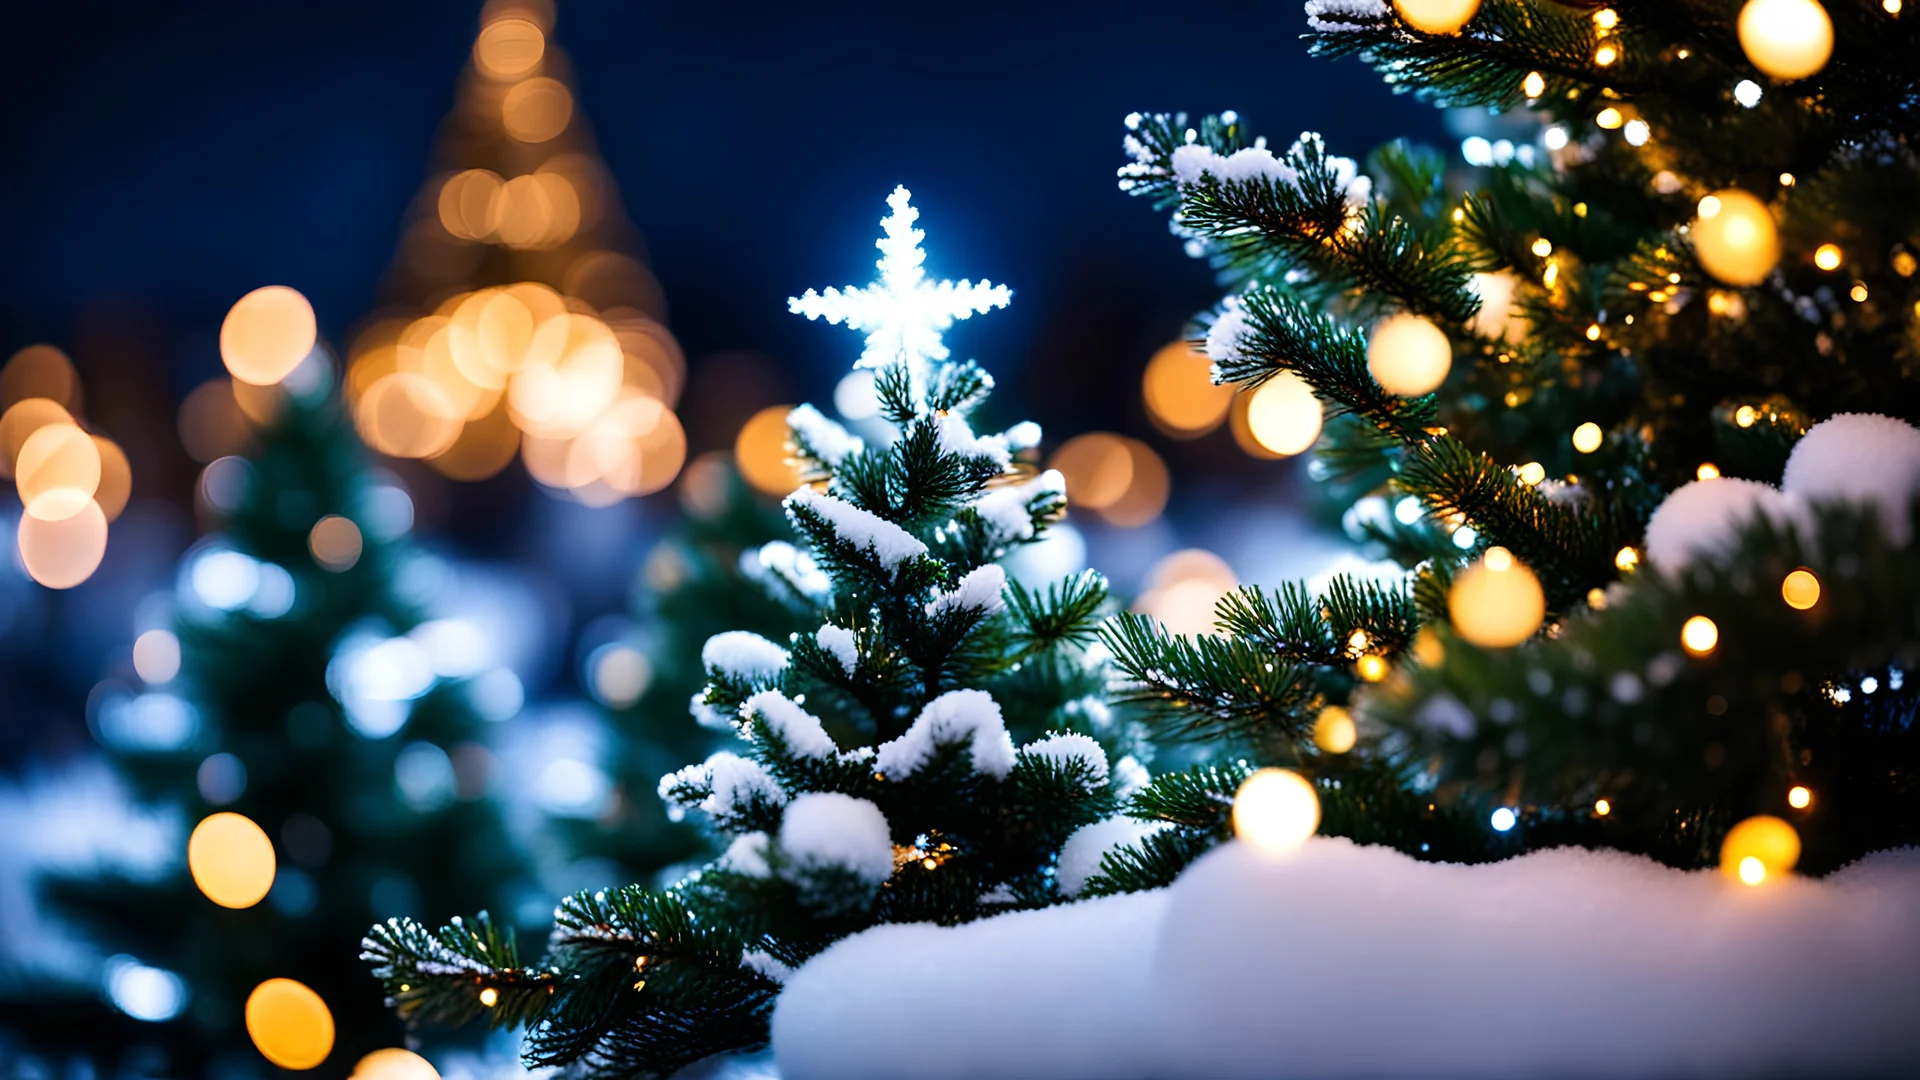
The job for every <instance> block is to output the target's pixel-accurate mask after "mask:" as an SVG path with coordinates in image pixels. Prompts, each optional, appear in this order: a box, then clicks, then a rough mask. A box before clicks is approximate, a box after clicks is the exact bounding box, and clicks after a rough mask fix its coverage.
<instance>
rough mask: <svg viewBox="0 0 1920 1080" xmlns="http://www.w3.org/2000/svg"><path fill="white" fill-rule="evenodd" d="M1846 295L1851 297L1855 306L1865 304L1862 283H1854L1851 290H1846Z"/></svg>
mask: <svg viewBox="0 0 1920 1080" xmlns="http://www.w3.org/2000/svg"><path fill="white" fill-rule="evenodd" d="M1847 295H1848V296H1851V297H1853V302H1854V303H1856V304H1864V303H1866V302H1867V286H1866V284H1865V283H1864V282H1859V281H1856V282H1854V283H1853V288H1851V289H1849V290H1847Z"/></svg>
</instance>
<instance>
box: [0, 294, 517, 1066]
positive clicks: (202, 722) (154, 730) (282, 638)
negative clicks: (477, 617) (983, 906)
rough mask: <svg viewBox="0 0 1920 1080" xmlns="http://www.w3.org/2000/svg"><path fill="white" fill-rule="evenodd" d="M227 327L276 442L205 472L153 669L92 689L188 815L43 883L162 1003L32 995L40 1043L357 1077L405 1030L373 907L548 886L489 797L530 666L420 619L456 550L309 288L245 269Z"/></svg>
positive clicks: (120, 761)
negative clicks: (389, 450) (342, 369)
mask: <svg viewBox="0 0 1920 1080" xmlns="http://www.w3.org/2000/svg"><path fill="white" fill-rule="evenodd" d="M221 347H222V352H223V353H224V354H225V357H226V360H227V364H228V367H229V369H230V370H232V371H233V372H234V373H235V375H236V376H239V377H240V378H241V379H242V380H243V381H238V382H236V384H235V387H234V389H235V393H236V394H237V395H238V396H239V397H241V398H242V399H243V400H245V401H247V402H248V403H249V412H250V414H251V415H255V416H257V417H259V427H258V430H257V432H256V434H255V437H254V440H253V444H252V446H251V448H250V450H249V451H248V452H247V454H246V456H245V457H225V458H221V459H219V460H216V461H215V462H213V463H212V464H211V465H209V466H208V467H207V469H206V471H205V472H204V473H203V474H202V476H201V480H200V483H199V486H198V494H199V499H200V501H201V503H202V505H203V507H204V508H205V509H206V510H207V511H208V512H210V513H211V514H212V515H213V516H214V517H215V518H216V519H217V520H218V521H219V522H220V528H219V531H217V532H216V533H215V534H213V535H211V536H209V537H208V538H207V539H205V540H203V541H202V542H201V543H200V544H199V545H197V546H196V547H195V548H194V549H193V550H192V551H191V552H190V553H189V554H188V555H187V557H186V559H185V560H184V561H183V564H182V566H181V570H180V577H179V584H178V587H177V589H176V591H175V592H174V593H173V594H172V599H171V604H170V611H169V612H168V613H167V614H165V615H162V616H160V617H159V618H158V619H156V620H155V621H157V622H159V623H161V625H155V626H152V627H150V628H148V629H147V630H146V631H145V632H144V633H142V634H141V635H140V636H139V638H138V639H137V641H136V644H135V647H134V655H133V663H134V671H135V675H136V676H137V684H136V685H137V687H138V688H136V686H135V685H116V684H113V683H109V684H104V685H103V686H102V688H101V689H100V690H99V691H98V692H97V693H96V695H95V701H94V702H93V708H92V716H93V722H94V727H95V730H96V732H97V734H98V735H99V737H100V738H101V740H102V741H103V742H104V743H105V744H106V745H107V746H108V747H109V748H110V749H111V750H112V751H113V752H114V760H115V762H116V763H117V765H118V767H119V768H120V770H121V772H122V773H123V774H124V775H125V777H126V779H127V780H128V782H129V784H130V786H131V787H132V789H133V791H134V792H135V794H136V797H138V798H139V799H141V800H142V801H144V802H147V803H149V804H152V805H155V806H160V807H173V808H177V812H178V813H180V814H181V815H182V817H183V818H184V821H185V823H187V824H191V825H192V833H191V836H190V837H189V836H186V835H184V832H185V830H182V833H183V835H181V836H180V837H179V844H180V846H179V848H178V849H177V852H176V856H175V859H174V861H173V862H172V864H171V866H170V868H169V870H168V872H165V873H163V874H160V875H158V876H128V875H124V874H121V873H119V872H116V871H115V870H114V869H113V868H111V867H107V868H102V870H101V872H100V873H99V874H97V875H92V876H69V877H63V878H59V879H54V880H49V881H47V882H46V883H45V888H46V891H47V894H48V898H49V900H50V902H51V906H52V907H53V908H55V909H56V910H57V911H59V912H61V913H63V914H64V915H65V916H66V917H67V918H69V919H70V920H71V921H72V922H73V923H74V924H75V925H76V927H77V928H79V929H81V930H82V931H83V932H85V933H86V934H87V936H88V937H89V938H90V940H92V941H94V942H96V943H97V944H98V946H99V947H100V949H101V950H102V951H103V952H105V953H109V954H112V956H113V958H112V959H111V960H110V961H109V962H108V970H107V971H106V973H105V976H104V983H105V986H104V990H105V993H104V995H103V996H104V997H106V998H107V999H108V1000H109V1001H110V1002H111V1003H112V1004H113V1005H114V1006H115V1007H116V1008H117V1011H118V1012H119V1013H123V1014H126V1015H128V1016H131V1017H133V1018H135V1019H137V1020H139V1021H142V1022H143V1023H142V1024H140V1025H134V1026H135V1027H137V1028H138V1029H139V1030H137V1031H133V1032H127V1033H124V1034H125V1035H126V1037H125V1038H114V1039H108V1038H103V1037H101V1036H100V1035H99V1031H100V1030H101V1029H100V1028H99V1027H98V1026H97V1025H99V1024H101V1023H102V1021H103V1018H102V1017H101V1016H100V1014H99V1009H98V1008H94V1007H91V1006H93V1005H95V1004H96V1003H97V999H96V1002H85V1001H78V1002H77V1001H56V1000H51V999H42V1000H38V1001H34V1002H22V1003H17V1004H16V1006H14V1008H17V1009H19V1010H21V1011H20V1012H19V1013H18V1015H19V1017H20V1019H21V1020H22V1021H23V1023H22V1026H23V1027H24V1028H25V1029H26V1034H27V1037H28V1040H29V1042H30V1044H35V1045H39V1046H42V1047H54V1046H65V1047H67V1048H74V1047H82V1048H87V1049H89V1050H91V1051H92V1052H93V1053H95V1054H97V1055H98V1056H99V1057H100V1058H101V1059H103V1060H105V1059H109V1058H111V1057H113V1056H115V1055H118V1054H120V1053H121V1052H123V1051H124V1052H125V1053H126V1054H127V1055H128V1056H126V1057H125V1058H124V1059H123V1064H124V1065H125V1067H127V1068H130V1069H138V1068H148V1069H158V1070H161V1071H163V1072H164V1074H166V1075H220V1076H245V1075H265V1074H266V1073H267V1071H268V1070H267V1066H266V1062H269V1061H270V1062H272V1063H273V1064H275V1065H279V1066H281V1067H284V1068H295V1069H309V1068H324V1072H323V1075H345V1074H346V1073H347V1072H348V1071H349V1070H350V1069H351V1068H352V1067H353V1065H354V1063H355V1062H356V1061H358V1060H359V1059H360V1058H361V1057H362V1056H363V1055H365V1054H367V1053H368V1052H370V1051H373V1050H376V1049H379V1048H382V1047H393V1046H396V1045H397V1044H398V1043H399V1042H400V1040H401V1035H402V1033H401V1031H400V1030H399V1027H398V1025H397V1024H395V1023H393V1022H392V1020H391V1018H390V1017H389V1016H388V1015H387V1014H386V1011H385V1009H384V1008H383V1006H382V1002H381V999H380V995H379V994H378V993H377V992H374V991H372V990H370V988H368V987H367V986H366V980H365V976H364V974H363V972H362V971H361V970H360V969H359V967H358V965H356V964H355V963H353V956H354V953H355V948H354V946H355V943H356V942H357V941H358V939H359V936H360V934H361V933H362V932H363V931H364V928H365V927H364V924H365V922H366V920H367V918H368V917H369V916H372V917H375V918H380V917H386V916H390V915H394V914H400V913H417V914H421V915H430V914H431V913H435V912H445V911H449V910H452V909H453V908H454V907H455V906H457V905H464V904H468V903H472V902H474V901H475V900H476V898H481V897H484V901H482V902H484V903H486V904H487V905H489V906H491V907H492V908H493V909H495V910H499V911H503V912H508V913H513V912H519V911H522V910H526V909H527V908H528V906H529V905H531V908H532V910H533V911H535V912H536V913H539V912H542V911H543V909H544V904H543V902H542V900H541V898H540V897H539V896H538V895H537V894H536V893H534V892H533V887H532V886H531V884H530V883H529V882H528V881H527V880H526V877H525V871H524V867H523V865H522V859H521V856H520V854H519V852H518V851H517V850H516V849H515V847H514V845H513V843H512V842H511V841H510V839H509V837H508V835H507V834H506V832H505V831H504V829H503V827H502V822H501V819H500V817H499V815H498V813H497V812H496V810H495V808H494V807H493V805H492V804H491V803H490V802H489V801H488V799H487V791H488V787H489V783H490V777H491V775H492V773H493V772H494V770H495V764H494V759H493V752H492V751H491V750H490V749H489V748H488V746H487V744H486V734H485V732H484V730H483V728H484V725H485V724H486V722H487V721H488V720H500V719H504V718H506V717H507V716H509V715H511V713H512V712H513V711H514V710H515V709H517V708H518V705H519V699H520V690H519V686H518V682H517V680H516V679H514V677H513V675H512V673H511V672H508V671H505V670H486V669H485V667H484V660H483V658H484V656H485V653H486V648H485V643H484V642H483V641H479V640H477V635H478V632H477V631H476V630H474V629H473V628H472V627H471V626H469V625H467V624H465V623H462V622H460V621H457V620H452V619H441V620H432V621H423V612H424V611H426V609H427V607H428V605H429V602H430V601H431V600H432V599H433V598H434V596H435V594H436V593H437V592H438V591H439V590H441V589H443V588H444V587H445V586H446V584H447V580H448V575H449V574H450V572H451V571H450V569H449V568H448V567H447V566H446V565H445V564H444V563H441V562H440V561H438V560H436V559H434V558H432V557H429V556H426V555H424V554H422V553H420V552H418V551H416V550H414V549H413V548H412V547H411V546H410V545H409V544H408V543H407V540H406V536H407V533H408V531H409V529H410V528H411V525H412V516H413V508H412V503H411V501H410V499H409V497H408V496H407V494H406V493H405V492H404V491H403V490H402V489H401V488H399V487H398V486H396V485H395V484H394V483H393V482H392V481H391V480H390V479H387V480H383V479H381V474H379V473H377V472H376V471H375V470H373V469H371V468H370V467H369V464H368V462H367V461H366V458H365V454H364V452H363V450H362V448H361V447H360V444H359V441H358V440H357V439H356V438H355V437H354V434H353V429H352V426H351V425H350V423H349V422H348V420H347V417H346V415H345V413H344V412H343V411H342V409H341V407H340V404H339V402H338V399H337V397H336V395H335V385H334V378H333V374H332V370H331V366H330V363H329V361H328V358H327V356H326V353H325V350H324V349H323V348H316V347H315V345H314V322H313V314H312V311H311V309H310V308H309V307H308V306H307V304H306V301H305V300H304V298H302V297H300V296H299V294H298V293H296V292H294V291H293V290H291V289H285V288H281V287H273V288H268V289H262V290H258V291H256V292H255V293H251V294H249V295H248V296H247V297H245V298H243V299H242V300H241V301H240V302H239V303H238V304H236V305H235V307H234V310H233V312H232V313H230V314H229V316H228V319H227V323H226V325H225V327H223V330H222V334H221ZM182 856H184V857H183V858H182ZM456 898H457V899H456ZM14 1008H10V1012H12V1011H14ZM250 1043H251V1046H250V1045H249V1044H250ZM50 1056H51V1057H53V1058H54V1059H56V1060H57V1058H58V1057H59V1055H58V1054H57V1053H54V1054H50ZM263 1057H264V1060H263Z"/></svg>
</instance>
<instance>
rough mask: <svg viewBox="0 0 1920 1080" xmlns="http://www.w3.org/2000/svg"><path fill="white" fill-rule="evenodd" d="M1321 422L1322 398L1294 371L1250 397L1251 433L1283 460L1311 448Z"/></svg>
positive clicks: (1269, 383) (1283, 373) (1274, 378)
mask: <svg viewBox="0 0 1920 1080" xmlns="http://www.w3.org/2000/svg"><path fill="white" fill-rule="evenodd" d="M1369 366H1371V365H1369ZM1322 422H1323V417H1322V413H1321V409H1320V399H1319V398H1317V397H1314V395H1313V388H1312V387H1310V386H1308V385H1307V381H1306V380H1305V379H1302V378H1301V377H1300V376H1298V375H1296V374H1294V373H1293V372H1291V371H1283V372H1281V373H1280V374H1278V375H1275V376H1274V377H1273V378H1271V379H1268V380H1267V381H1266V382H1264V383H1261V384H1260V386H1259V387H1258V388H1256V389H1254V390H1253V391H1252V392H1251V393H1250V394H1249V395H1248V399H1247V430H1248V432H1249V433H1250V434H1251V435H1252V436H1253V439H1254V441H1255V442H1257V443H1259V444H1260V446H1261V447H1263V448H1265V449H1266V450H1268V451H1270V452H1272V453H1275V454H1279V455H1280V456H1281V457H1291V456H1293V455H1294V454H1298V453H1300V452H1301V451H1303V450H1305V449H1307V448H1308V447H1310V446H1312V445H1313V444H1314V441H1315V440H1316V439H1318V438H1319V437H1320V425H1321V423H1322Z"/></svg>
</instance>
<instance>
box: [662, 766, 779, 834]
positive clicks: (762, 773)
mask: <svg viewBox="0 0 1920 1080" xmlns="http://www.w3.org/2000/svg"><path fill="white" fill-rule="evenodd" d="M683 786H684V787H692V788H695V789H704V790H706V791H707V792H708V794H707V795H706V796H705V797H704V798H702V799H701V800H700V801H699V802H697V803H692V804H686V803H681V804H680V805H683V806H688V807H689V808H690V809H694V810H703V811H705V812H706V813H708V814H710V815H712V816H713V817H715V818H727V817H731V816H733V815H734V814H735V813H737V812H739V811H740V810H743V809H745V808H746V806H747V804H749V803H750V802H752V801H753V800H754V797H755V796H758V797H759V799H760V800H761V801H763V802H768V803H771V804H773V805H774V806H781V805H784V804H785V803H786V801H787V793H786V792H785V791H783V790H781V788H780V785H779V784H778V783H776V782H775V781H774V779H773V777H772V776H770V775H768V774H767V770H766V769H764V768H762V767H761V765H760V763H759V762H757V761H752V760H750V759H748V758H743V757H741V756H739V755H738V754H731V753H728V752H727V751H725V750H722V751H720V752H718V753H716V754H714V755H713V756H711V757H709V758H707V760H706V761H704V762H702V763H700V764H698V765H688V766H686V767H685V768H682V769H680V770H679V771H677V772H670V773H668V774H667V775H665V776H663V777H661V778H660V797H661V798H662V799H665V800H667V801H668V802H679V800H677V799H675V798H674V796H673V789H674V788H676V787H683Z"/></svg>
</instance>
